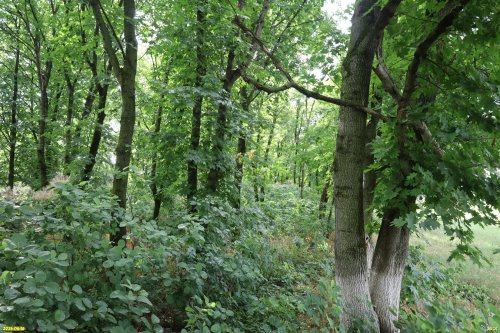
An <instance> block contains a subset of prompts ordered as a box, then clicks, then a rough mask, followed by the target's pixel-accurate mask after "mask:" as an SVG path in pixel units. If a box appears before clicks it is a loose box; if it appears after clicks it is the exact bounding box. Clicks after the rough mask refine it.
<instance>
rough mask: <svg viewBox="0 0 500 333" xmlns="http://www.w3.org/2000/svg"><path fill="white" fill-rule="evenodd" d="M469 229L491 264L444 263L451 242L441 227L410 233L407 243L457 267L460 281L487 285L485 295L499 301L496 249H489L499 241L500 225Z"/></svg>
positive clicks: (499, 263)
mask: <svg viewBox="0 0 500 333" xmlns="http://www.w3.org/2000/svg"><path fill="white" fill-rule="evenodd" d="M472 229H473V230H474V234H475V241H474V244H475V245H476V246H477V247H478V248H479V249H481V251H482V252H483V254H484V255H485V256H486V257H487V258H488V259H489V260H490V261H491V263H492V266H488V265H485V266H484V267H478V266H477V265H476V264H474V263H473V262H472V261H471V260H466V261H465V262H457V261H453V262H449V263H447V262H446V261H447V259H448V256H449V254H450V251H451V250H453V248H454V245H453V242H451V241H450V239H449V238H448V237H447V236H446V235H445V234H444V231H443V230H440V229H438V230H433V231H426V232H422V234H421V236H420V237H418V236H413V237H412V240H411V243H412V244H413V245H421V246H423V248H424V252H425V254H426V255H427V256H428V257H429V258H432V259H434V260H436V261H439V262H442V263H445V264H446V265H447V266H450V267H458V268H459V273H458V274H459V276H460V278H461V279H463V281H467V282H470V283H472V284H474V285H477V286H482V287H485V288H487V290H488V293H489V295H490V296H491V297H492V299H494V301H495V302H496V303H497V304H499V303H500V253H498V254H493V251H494V250H495V249H497V248H498V247H499V244H500V228H498V227H497V226H487V227H485V228H482V227H479V226H475V227H473V228H472Z"/></svg>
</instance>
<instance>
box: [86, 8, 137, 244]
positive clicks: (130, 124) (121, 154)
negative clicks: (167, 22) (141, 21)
mask: <svg viewBox="0 0 500 333" xmlns="http://www.w3.org/2000/svg"><path fill="white" fill-rule="evenodd" d="M90 5H91V6H92V11H93V12H94V17H95V19H96V22H97V24H98V25H99V30H100V32H101V36H102V39H103V43H104V49H105V50H106V53H107V55H108V57H109V61H110V63H111V67H112V69H113V73H114V74H115V77H116V79H117V81H118V84H119V85H120V89H121V100H122V112H121V117H120V133H119V135H118V143H117V145H116V163H115V172H116V174H115V176H114V178H113V194H114V195H116V196H117V197H118V200H119V204H120V206H121V207H123V208H125V207H126V205H127V185H128V167H129V165H130V159H131V156H132V139H133V136H134V128H135V117H136V110H135V77H136V73H137V39H136V32H135V31H136V27H135V26H136V20H135V0H124V1H123V35H124V41H125V48H123V46H122V43H121V41H120V40H118V38H117V36H116V34H115V33H113V34H111V32H110V30H111V31H114V29H113V26H112V25H110V22H109V21H108V22H106V20H105V18H104V17H107V15H106V14H105V11H104V8H103V6H102V4H101V2H100V0H91V1H90ZM113 38H114V39H115V42H116V43H117V44H118V46H119V49H120V50H121V54H122V56H123V59H122V60H123V61H122V63H123V65H120V61H119V59H118V55H117V51H116V50H115V48H114V47H113ZM126 232H127V231H126V228H125V227H120V229H119V231H118V232H117V233H116V234H115V235H113V237H112V241H113V242H118V240H120V239H121V238H122V237H123V236H125V234H126Z"/></svg>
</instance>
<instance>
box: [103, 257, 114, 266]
mask: <svg viewBox="0 0 500 333" xmlns="http://www.w3.org/2000/svg"><path fill="white" fill-rule="evenodd" d="M114 264H115V263H114V261H113V260H110V259H108V260H106V261H105V262H103V263H102V266H103V267H104V268H111V267H113V265H114Z"/></svg>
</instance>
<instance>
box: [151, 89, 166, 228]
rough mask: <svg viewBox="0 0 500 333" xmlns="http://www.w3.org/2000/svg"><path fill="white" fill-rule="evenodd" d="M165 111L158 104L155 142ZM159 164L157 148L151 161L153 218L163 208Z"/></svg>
mask: <svg viewBox="0 0 500 333" xmlns="http://www.w3.org/2000/svg"><path fill="white" fill-rule="evenodd" d="M162 101H163V95H162V97H161V101H160V103H161V102H162ZM162 113H163V106H162V105H161V104H160V105H159V106H158V109H157V111H156V118H155V131H154V133H155V139H156V140H155V142H158V141H157V140H158V135H159V134H160V128H161V117H162ZM157 164H158V153H157V151H156V149H155V152H154V154H153V163H151V193H152V194H153V201H154V208H153V220H156V219H157V218H158V216H160V209H161V195H160V193H159V191H158V185H157V182H158V180H157V179H156V168H157Z"/></svg>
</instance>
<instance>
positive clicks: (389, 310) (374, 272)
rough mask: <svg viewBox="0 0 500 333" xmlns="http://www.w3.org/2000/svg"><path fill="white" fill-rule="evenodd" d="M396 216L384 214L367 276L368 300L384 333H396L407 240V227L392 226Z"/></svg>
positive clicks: (390, 212) (396, 212)
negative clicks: (368, 280) (368, 283)
mask: <svg viewBox="0 0 500 333" xmlns="http://www.w3.org/2000/svg"><path fill="white" fill-rule="evenodd" d="M399 216H400V212H399V210H398V209H388V210H387V211H386V212H384V215H383V218H382V226H381V228H380V232H379V235H378V240H377V245H376V247H375V252H374V254H373V262H372V269H371V272H370V273H371V274H370V294H371V299H372V302H373V304H374V306H375V311H376V313H377V316H378V319H379V324H380V331H381V332H384V333H385V332H387V333H393V332H399V330H398V329H397V328H396V327H395V326H394V321H395V320H397V318H398V311H399V299H400V295H399V294H400V292H401V280H402V278H403V272H404V268H405V264H406V257H407V255H408V244H409V239H410V231H409V230H408V227H407V226H403V227H395V226H393V225H392V222H393V221H394V220H395V219H396V218H398V217H399Z"/></svg>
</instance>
